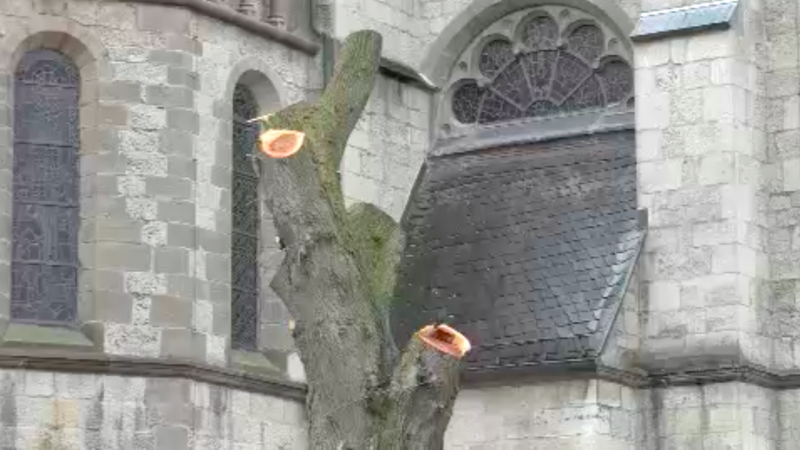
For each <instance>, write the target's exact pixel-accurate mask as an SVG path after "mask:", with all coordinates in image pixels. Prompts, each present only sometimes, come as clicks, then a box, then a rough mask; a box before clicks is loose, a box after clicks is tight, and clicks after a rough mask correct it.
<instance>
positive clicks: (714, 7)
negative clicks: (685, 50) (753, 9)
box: [630, 0, 738, 42]
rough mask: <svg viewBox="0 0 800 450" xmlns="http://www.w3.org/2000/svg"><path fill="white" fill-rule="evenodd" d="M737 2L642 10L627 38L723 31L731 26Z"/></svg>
mask: <svg viewBox="0 0 800 450" xmlns="http://www.w3.org/2000/svg"><path fill="white" fill-rule="evenodd" d="M737 5H738V1H737V0H722V1H712V2H708V3H701V4H697V5H690V6H684V7H679V8H671V9H665V10H659V11H650V12H646V13H642V14H641V15H640V16H639V19H638V20H637V22H636V28H635V29H634V30H633V32H632V33H631V35H630V38H631V40H633V41H635V42H642V41H649V40H654V39H662V38H665V37H675V36H683V35H686V34H692V33H700V32H704V31H714V30H726V29H728V28H730V26H731V22H732V20H733V17H734V12H735V11H736V7H737Z"/></svg>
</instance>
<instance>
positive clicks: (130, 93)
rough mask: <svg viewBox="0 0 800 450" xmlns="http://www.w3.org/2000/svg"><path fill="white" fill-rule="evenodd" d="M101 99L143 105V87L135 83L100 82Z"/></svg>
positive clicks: (118, 81)
mask: <svg viewBox="0 0 800 450" xmlns="http://www.w3.org/2000/svg"><path fill="white" fill-rule="evenodd" d="M100 98H101V99H103V100H112V101H120V102H126V103H141V102H142V100H143V97H142V85H141V84H140V83H138V82H135V81H120V80H115V81H110V82H100Z"/></svg>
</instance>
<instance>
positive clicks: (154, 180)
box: [145, 177, 194, 201]
mask: <svg viewBox="0 0 800 450" xmlns="http://www.w3.org/2000/svg"><path fill="white" fill-rule="evenodd" d="M145 184H146V190H145V193H146V195H148V196H151V197H155V198H167V199H171V200H178V201H189V200H192V199H194V183H193V182H192V181H191V180H187V179H185V178H172V177H147V178H145Z"/></svg>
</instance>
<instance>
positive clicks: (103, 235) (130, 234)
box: [81, 218, 142, 244]
mask: <svg viewBox="0 0 800 450" xmlns="http://www.w3.org/2000/svg"><path fill="white" fill-rule="evenodd" d="M81 238H82V242H116V243H125V244H139V243H142V224H140V223H136V222H130V221H121V220H113V219H106V218H98V219H95V220H91V221H88V220H86V221H84V222H83V224H82V227H81Z"/></svg>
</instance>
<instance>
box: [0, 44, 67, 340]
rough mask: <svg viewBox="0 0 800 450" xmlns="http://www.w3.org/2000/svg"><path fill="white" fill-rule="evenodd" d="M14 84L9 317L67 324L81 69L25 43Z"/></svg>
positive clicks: (57, 54)
mask: <svg viewBox="0 0 800 450" xmlns="http://www.w3.org/2000/svg"><path fill="white" fill-rule="evenodd" d="M12 83H13V92H14V101H13V104H12V107H13V110H14V114H13V116H14V121H13V124H12V130H13V136H14V138H13V161H14V162H13V174H12V191H13V193H12V204H13V207H12V234H11V242H12V249H11V299H10V300H11V304H10V319H11V321H12V322H19V323H31V324H38V325H61V326H72V325H74V324H75V322H76V320H77V319H78V283H79V272H80V264H79V258H78V251H79V228H80V198H81V193H80V169H79V149H80V99H81V74H80V69H79V68H78V66H77V65H76V64H75V62H74V61H73V60H72V59H71V58H70V57H68V56H67V55H64V54H63V53H61V52H59V51H57V50H52V49H46V48H39V49H31V50H28V51H26V52H25V53H24V54H23V56H22V58H21V60H20V61H19V63H18V64H17V66H16V68H15V71H14V76H13V81H12ZM48 106H50V107H53V106H55V107H54V108H53V109H52V110H48V109H47V107H48ZM42 120H50V121H58V124H57V125H55V126H53V127H45V126H41V122H40V121H42ZM37 229H38V231H39V234H38V235H37Z"/></svg>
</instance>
